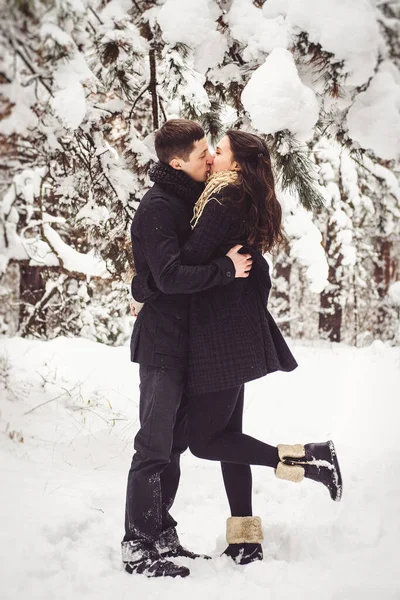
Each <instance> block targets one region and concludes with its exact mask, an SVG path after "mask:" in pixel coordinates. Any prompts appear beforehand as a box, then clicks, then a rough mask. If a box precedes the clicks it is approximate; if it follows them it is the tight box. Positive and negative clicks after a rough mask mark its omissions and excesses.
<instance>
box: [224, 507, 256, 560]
mask: <svg viewBox="0 0 400 600" xmlns="http://www.w3.org/2000/svg"><path fill="white" fill-rule="evenodd" d="M263 539H264V538H263V534H262V529H261V519H260V517H229V519H227V520H226V541H227V542H228V544H229V545H228V547H227V548H226V550H225V551H224V552H223V553H222V556H224V555H226V556H229V557H230V558H232V560H234V561H235V563H236V564H238V565H248V564H249V563H251V562H254V561H255V560H262V559H263V551H262V548H261V542H262V541H263Z"/></svg>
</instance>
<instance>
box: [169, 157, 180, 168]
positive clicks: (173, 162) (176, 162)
mask: <svg viewBox="0 0 400 600" xmlns="http://www.w3.org/2000/svg"><path fill="white" fill-rule="evenodd" d="M169 164H170V166H171V167H172V168H173V169H176V170H177V171H181V170H182V166H181V163H180V160H179V159H178V158H173V159H172V160H170V161H169Z"/></svg>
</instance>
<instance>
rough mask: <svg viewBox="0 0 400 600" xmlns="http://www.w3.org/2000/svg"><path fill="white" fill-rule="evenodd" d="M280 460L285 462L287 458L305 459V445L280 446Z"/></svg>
mask: <svg viewBox="0 0 400 600" xmlns="http://www.w3.org/2000/svg"><path fill="white" fill-rule="evenodd" d="M277 447H278V454H279V458H280V459H281V460H282V461H284V460H285V458H288V457H290V458H304V456H305V449H304V446H303V444H278V446H277Z"/></svg>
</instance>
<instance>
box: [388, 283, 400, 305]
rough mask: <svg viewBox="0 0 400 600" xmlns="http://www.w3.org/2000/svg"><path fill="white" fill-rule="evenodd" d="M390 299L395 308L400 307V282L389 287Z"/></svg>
mask: <svg viewBox="0 0 400 600" xmlns="http://www.w3.org/2000/svg"><path fill="white" fill-rule="evenodd" d="M389 298H390V300H391V301H392V304H394V306H399V307H400V281H395V282H394V283H392V285H391V286H390V287H389Z"/></svg>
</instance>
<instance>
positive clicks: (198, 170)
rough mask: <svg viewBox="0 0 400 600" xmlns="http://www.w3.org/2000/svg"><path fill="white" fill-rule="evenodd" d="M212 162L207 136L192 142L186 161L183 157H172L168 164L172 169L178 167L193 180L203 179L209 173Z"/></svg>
mask: <svg viewBox="0 0 400 600" xmlns="http://www.w3.org/2000/svg"><path fill="white" fill-rule="evenodd" d="M212 162H213V157H212V155H211V153H210V150H209V147H208V142H207V138H206V137H203V139H202V140H198V141H197V142H194V147H193V150H192V151H191V153H190V155H189V158H188V160H187V161H184V160H183V158H174V159H172V160H171V162H170V165H171V167H173V168H174V169H178V170H181V171H183V172H184V173H186V175H189V177H191V178H192V179H194V181H205V180H206V179H207V177H208V174H209V173H210V168H211V165H212Z"/></svg>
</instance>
